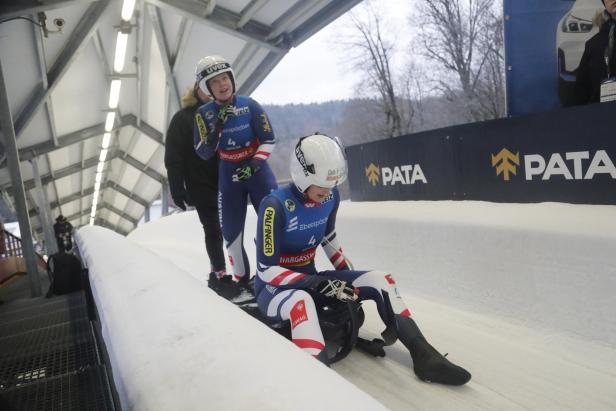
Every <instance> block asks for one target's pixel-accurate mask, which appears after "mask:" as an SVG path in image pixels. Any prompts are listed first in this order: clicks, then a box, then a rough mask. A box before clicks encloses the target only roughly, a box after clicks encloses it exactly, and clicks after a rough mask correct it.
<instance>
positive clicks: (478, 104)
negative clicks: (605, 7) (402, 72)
mask: <svg viewBox="0 0 616 411" xmlns="http://www.w3.org/2000/svg"><path fill="white" fill-rule="evenodd" d="M493 3H494V0H424V1H423V2H422V3H421V4H420V5H419V9H418V10H419V15H420V26H421V30H420V38H421V41H422V43H423V53H424V54H425V56H426V57H427V58H428V59H429V60H431V61H433V62H436V63H438V64H439V65H440V67H442V68H443V69H444V71H445V73H448V74H451V75H454V77H456V78H457V87H455V86H452V84H451V83H450V82H448V81H447V79H446V78H445V79H444V78H440V79H438V80H437V84H438V87H439V88H440V89H441V91H443V92H444V93H445V95H446V96H447V97H448V98H450V99H452V100H453V99H458V98H459V97H460V92H461V94H462V96H461V97H462V99H463V101H464V104H465V105H466V106H467V107H468V110H469V114H470V116H471V119H472V120H475V121H478V120H484V119H488V118H495V117H497V115H496V113H495V111H494V110H493V108H494V107H491V108H489V106H490V104H488V103H487V102H486V100H485V99H488V100H491V101H492V102H496V101H497V100H498V99H499V98H498V97H497V96H494V95H492V94H489V93H496V94H498V93H502V92H503V91H502V89H503V85H502V83H501V84H500V86H499V87H500V88H498V87H497V83H495V81H497V77H498V75H501V73H500V72H498V73H497V72H496V71H494V70H497V66H498V64H500V67H502V53H501V49H502V34H501V33H499V34H498V36H499V38H496V39H495V38H494V37H493V36H494V35H495V33H496V31H497V30H496V29H497V26H498V25H497V24H495V21H494V18H495V15H494V13H493V12H492V7H493ZM412 23H415V24H416V22H412ZM500 29H501V30H502V25H501V26H500ZM498 41H500V44H501V45H500V46H497V45H496V42H498ZM490 42H492V43H490ZM490 44H491V45H490ZM486 66H491V67H489V68H486ZM490 70H492V72H491V73H486V71H490ZM501 79H502V77H501ZM482 83H483V84H482ZM487 84H489V87H486V86H487ZM480 86H483V87H480ZM487 94H489V95H487Z"/></svg>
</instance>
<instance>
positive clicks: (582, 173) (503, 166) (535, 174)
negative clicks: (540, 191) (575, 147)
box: [492, 148, 616, 181]
mask: <svg viewBox="0 0 616 411" xmlns="http://www.w3.org/2000/svg"><path fill="white" fill-rule="evenodd" d="M522 158H523V161H524V179H525V180H526V181H533V180H536V179H540V180H543V181H549V180H551V179H564V180H592V179H593V178H594V177H595V176H597V175H601V174H604V175H608V176H609V177H611V178H612V179H615V180H616V167H615V166H614V162H613V161H612V159H611V158H610V155H609V153H608V152H607V151H606V150H597V151H594V152H593V151H569V152H565V153H551V154H548V155H546V156H543V155H541V154H525V155H523V156H522ZM516 166H520V154H519V153H516V154H513V153H512V152H511V151H509V150H507V149H506V148H503V149H502V150H501V151H500V152H499V153H498V154H496V155H494V154H492V167H496V175H497V176H498V175H500V174H502V175H503V179H504V180H505V181H509V179H510V174H514V175H517V167H516Z"/></svg>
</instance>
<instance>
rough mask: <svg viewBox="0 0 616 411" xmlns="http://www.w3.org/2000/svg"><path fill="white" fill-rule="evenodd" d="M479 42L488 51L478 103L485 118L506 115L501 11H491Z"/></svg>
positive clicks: (481, 76)
mask: <svg viewBox="0 0 616 411" xmlns="http://www.w3.org/2000/svg"><path fill="white" fill-rule="evenodd" d="M486 23H487V24H486V29H485V30H483V31H482V32H481V33H482V34H481V36H480V37H479V44H480V48H481V49H482V50H485V53H486V62H485V65H484V69H483V71H482V72H481V75H480V79H479V83H478V86H477V97H478V99H477V100H478V104H479V105H480V107H481V111H482V113H483V114H484V117H485V118H499V117H504V116H505V115H506V103H505V57H504V54H503V51H504V43H505V41H504V28H503V18H502V14H501V13H494V12H490V15H489V16H488V19H487V22H486Z"/></svg>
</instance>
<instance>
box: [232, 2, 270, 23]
mask: <svg viewBox="0 0 616 411" xmlns="http://www.w3.org/2000/svg"><path fill="white" fill-rule="evenodd" d="M268 1H269V0H252V1H251V2H250V4H249V5H248V6H246V7H245V8H244V10H242V14H241V17H240V20H239V21H238V22H237V23H236V24H235V28H236V29H241V28H242V27H244V26H245V25H246V23H248V22H249V21H250V20H251V19H252V18H253V17H254V15H255V14H257V12H258V11H259V10H261V8H262V7H263V6H265V5H266V4H267V2H268Z"/></svg>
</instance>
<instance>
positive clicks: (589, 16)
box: [556, 0, 605, 105]
mask: <svg viewBox="0 0 616 411" xmlns="http://www.w3.org/2000/svg"><path fill="white" fill-rule="evenodd" d="M562 1H568V2H570V3H571V9H570V10H569V11H568V12H567V14H565V15H564V16H563V18H562V19H560V21H559V22H558V27H557V29H556V53H557V59H558V75H559V80H558V91H559V96H560V102H561V104H562V105H569V104H568V102H570V101H571V100H570V99H571V98H572V92H573V85H574V83H575V74H576V71H577V68H578V66H579V65H580V60H581V59H582V54H584V45H585V43H586V41H587V40H588V39H590V38H591V37H592V36H594V35H595V34H596V33H597V32H598V31H599V28H598V27H596V26H595V25H593V19H594V18H595V16H596V15H597V14H598V13H600V12H601V11H602V10H604V9H605V8H604V7H603V3H602V2H601V0H562Z"/></svg>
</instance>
